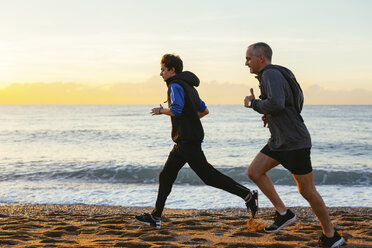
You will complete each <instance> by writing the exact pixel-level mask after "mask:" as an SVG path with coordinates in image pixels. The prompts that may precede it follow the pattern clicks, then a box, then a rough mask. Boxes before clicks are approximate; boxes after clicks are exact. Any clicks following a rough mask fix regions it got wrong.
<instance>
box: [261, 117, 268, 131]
mask: <svg viewBox="0 0 372 248" xmlns="http://www.w3.org/2000/svg"><path fill="white" fill-rule="evenodd" d="M261 120H262V121H263V124H264V127H266V125H267V128H269V123H267V119H266V115H263V116H262V117H261Z"/></svg>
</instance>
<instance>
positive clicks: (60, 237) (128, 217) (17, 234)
mask: <svg viewBox="0 0 372 248" xmlns="http://www.w3.org/2000/svg"><path fill="white" fill-rule="evenodd" d="M291 209H292V210H293V211H294V212H295V213H296V214H297V216H298V221H297V222H296V223H295V224H294V225H292V226H289V227H286V228H285V229H283V230H281V231H279V232H278V233H275V234H267V233H265V232H264V231H263V227H264V226H265V225H266V224H269V223H270V222H271V220H272V216H273V209H271V208H267V209H260V212H259V215H258V218H257V219H256V220H250V219H249V215H248V213H247V210H246V209H211V210H179V209H166V210H165V213H164V217H163V219H162V221H163V224H162V228H161V229H154V228H151V227H147V226H143V225H141V224H140V223H138V222H136V221H135V220H134V218H133V217H134V216H135V215H137V214H141V213H143V212H150V211H151V209H146V208H136V207H110V206H90V205H1V206H0V247H28V248H33V247H80V248H83V247H135V248H142V247H143V248H147V247H168V248H170V247H229V248H233V247H272V248H281V247H283V248H284V247H316V246H317V240H318V238H319V236H320V234H321V229H320V226H319V224H318V222H317V220H316V218H315V216H314V214H313V213H312V212H311V210H310V208H303V207H301V208H291ZM329 212H330V215H331V219H332V221H333V222H334V223H335V226H336V228H337V229H338V230H339V232H340V233H342V234H343V236H344V237H345V238H346V239H347V245H346V246H345V247H365V248H366V247H372V208H329Z"/></svg>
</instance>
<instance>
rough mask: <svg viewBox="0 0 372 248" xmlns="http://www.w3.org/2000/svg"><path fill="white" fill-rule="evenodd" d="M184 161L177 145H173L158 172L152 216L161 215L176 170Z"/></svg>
mask: <svg viewBox="0 0 372 248" xmlns="http://www.w3.org/2000/svg"><path fill="white" fill-rule="evenodd" d="M185 163H186V161H185V160H184V159H183V158H182V157H181V156H180V152H179V147H178V145H175V146H174V148H173V150H172V151H171V152H170V153H169V156H168V159H167V162H166V163H165V165H164V167H163V169H162V171H161V172H160V174H159V190H158V197H157V199H156V204H155V208H154V210H153V211H152V215H153V216H154V217H161V215H162V212H163V210H164V206H165V201H166V200H167V197H168V195H169V194H170V192H171V190H172V186H173V183H174V181H175V180H176V178H177V175H178V172H179V171H180V169H181V168H182V167H183V166H184V165H185Z"/></svg>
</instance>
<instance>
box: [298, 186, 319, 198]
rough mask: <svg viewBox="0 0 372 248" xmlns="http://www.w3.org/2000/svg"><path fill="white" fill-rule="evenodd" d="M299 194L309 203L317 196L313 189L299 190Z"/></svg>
mask: <svg viewBox="0 0 372 248" xmlns="http://www.w3.org/2000/svg"><path fill="white" fill-rule="evenodd" d="M299 192H300V194H301V195H302V197H303V198H305V199H306V200H307V201H311V200H312V199H313V198H314V196H316V195H317V191H316V189H314V188H299Z"/></svg>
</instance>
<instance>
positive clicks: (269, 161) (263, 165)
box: [247, 152, 287, 213]
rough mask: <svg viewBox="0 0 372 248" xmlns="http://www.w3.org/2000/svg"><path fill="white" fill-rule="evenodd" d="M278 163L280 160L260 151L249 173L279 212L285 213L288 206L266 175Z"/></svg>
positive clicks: (249, 168)
mask: <svg viewBox="0 0 372 248" xmlns="http://www.w3.org/2000/svg"><path fill="white" fill-rule="evenodd" d="M278 164H279V162H278V161H276V160H275V159H273V158H271V157H269V156H267V155H265V154H263V153H262V152H259V153H258V154H257V155H256V157H255V158H254V160H253V161H252V163H251V165H250V166H249V167H248V170H247V175H248V177H249V178H250V179H251V180H252V181H253V182H254V183H255V184H256V185H257V186H258V187H259V188H260V189H261V191H262V192H263V193H264V194H265V195H266V197H267V198H269V200H270V201H271V203H272V204H273V205H274V208H275V209H276V210H277V211H278V212H279V213H284V212H286V211H287V208H286V206H285V205H284V203H283V202H282V200H281V199H280V197H279V195H278V193H277V192H276V190H275V188H274V184H273V182H272V181H271V179H270V177H268V176H267V175H266V172H268V171H269V170H271V169H273V168H274V167H276V166H277V165H278Z"/></svg>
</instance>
